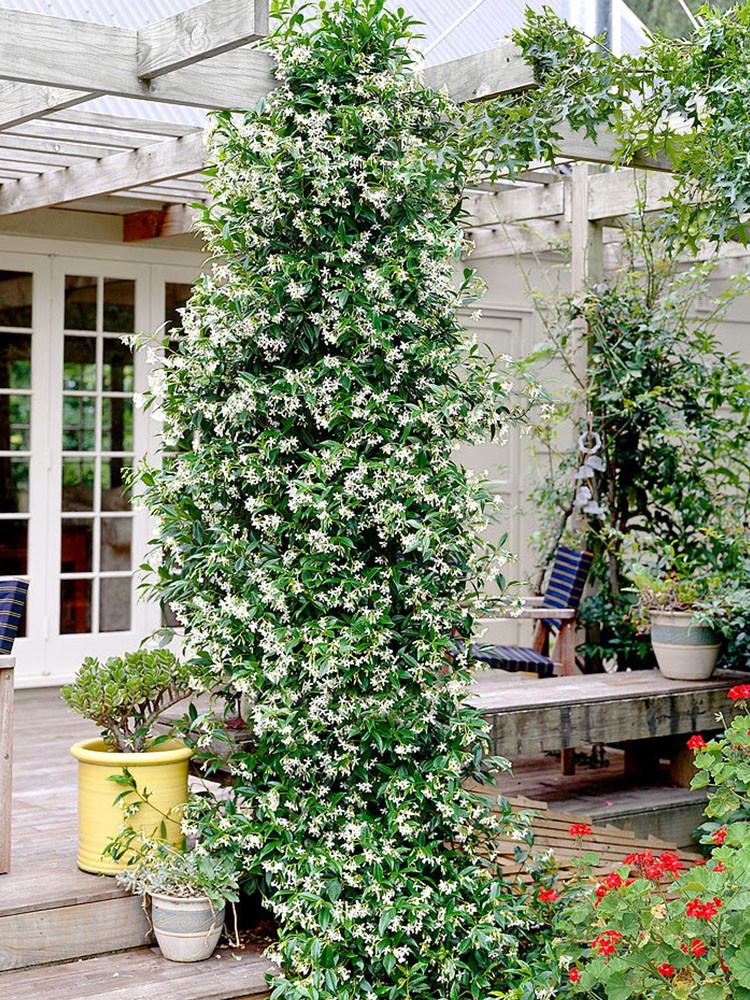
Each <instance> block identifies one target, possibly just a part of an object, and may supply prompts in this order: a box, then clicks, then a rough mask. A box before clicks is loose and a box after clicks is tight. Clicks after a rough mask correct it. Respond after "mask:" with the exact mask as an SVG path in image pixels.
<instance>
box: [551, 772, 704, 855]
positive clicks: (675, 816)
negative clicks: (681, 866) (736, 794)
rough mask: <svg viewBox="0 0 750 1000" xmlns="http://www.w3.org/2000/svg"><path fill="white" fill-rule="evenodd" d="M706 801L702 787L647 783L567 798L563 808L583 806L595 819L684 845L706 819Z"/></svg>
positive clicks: (639, 833) (573, 808)
mask: <svg viewBox="0 0 750 1000" xmlns="http://www.w3.org/2000/svg"><path fill="white" fill-rule="evenodd" d="M706 801H707V796H706V793H705V791H703V790H693V789H690V788H679V787H677V786H671V785H650V786H645V787H635V788H631V789H629V790H628V791H619V792H616V793H614V794H612V795H610V796H609V797H607V798H604V797H603V796H593V795H592V796H585V797H584V796H581V797H579V798H577V799H575V800H573V801H571V800H569V801H567V802H566V803H565V808H566V810H568V811H571V812H572V811H574V810H575V809H583V810H585V811H586V812H588V814H589V815H590V816H591V818H592V819H593V820H595V821H596V822H597V823H601V822H605V823H606V822H609V823H614V824H615V825H616V826H618V827H620V828H622V829H624V830H632V831H633V832H634V833H635V834H636V835H637V836H641V837H644V836H649V835H651V836H654V837H660V838H661V839H662V840H669V841H672V842H673V843H675V844H678V845H679V846H681V847H686V846H688V845H690V844H694V840H693V836H692V834H693V831H694V830H695V828H696V827H697V826H700V825H701V823H703V822H704V821H705V817H704V815H703V811H704V809H705V808H706ZM550 808H551V809H555V808H556V805H552V806H550Z"/></svg>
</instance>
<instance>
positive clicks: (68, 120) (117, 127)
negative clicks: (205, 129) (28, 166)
mask: <svg viewBox="0 0 750 1000" xmlns="http://www.w3.org/2000/svg"><path fill="white" fill-rule="evenodd" d="M48 120H49V121H55V122H61V123H63V124H67V125H83V126H84V127H85V128H89V129H106V131H108V132H111V131H114V132H144V133H145V134H146V135H149V136H169V137H171V138H172V139H177V138H179V137H180V136H182V135H188V134H189V133H190V132H201V131H202V129H201V126H200V125H186V124H185V123H184V122H167V121H151V120H150V119H148V118H133V117H131V116H129V115H105V114H103V113H102V112H101V111H86V110H85V109H80V108H76V109H75V110H74V111H68V110H66V111H59V112H58V111H56V112H55V113H54V114H53V115H51V116H50V118H49V119H48Z"/></svg>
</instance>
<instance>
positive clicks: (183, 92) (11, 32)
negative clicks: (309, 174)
mask: <svg viewBox="0 0 750 1000" xmlns="http://www.w3.org/2000/svg"><path fill="white" fill-rule="evenodd" d="M0 37H2V38H7V39H12V42H8V43H6V44H4V45H3V46H2V58H1V59H0V79H4V80H11V81H15V82H18V83H28V84H34V85H38V86H43V87H53V88H62V89H74V90H80V91H85V92H87V93H89V94H90V95H91V96H98V95H100V94H114V95H116V96H119V97H129V98H136V99H142V100H152V101H164V102H167V103H171V104H187V105H192V106H194V107H201V108H235V107H238V106H250V105H253V104H254V103H255V102H256V101H257V100H258V99H259V98H260V97H262V96H264V95H266V94H268V92H269V91H271V90H273V89H274V87H275V86H276V78H275V76H274V73H273V67H274V63H273V59H272V58H271V56H270V55H268V54H267V53H265V52H260V51H257V50H255V49H243V50H239V51H235V52H225V53H224V54H223V55H219V56H215V57H214V58H212V59H208V60H204V63H200V62H196V63H194V64H192V65H189V66H185V67H184V68H182V69H179V70H176V71H175V72H171V73H166V74H165V75H163V76H160V77H158V78H156V79H154V80H152V81H149V80H145V79H142V78H141V77H140V76H139V73H138V32H137V31H133V30H131V29H128V28H114V27H111V26H110V25H104V24H93V23H90V22H87V21H73V20H69V19H68V18H63V17H50V16H49V15H46V14H30V13H28V12H26V11H20V10H0Z"/></svg>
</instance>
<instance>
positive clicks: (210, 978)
mask: <svg viewBox="0 0 750 1000" xmlns="http://www.w3.org/2000/svg"><path fill="white" fill-rule="evenodd" d="M564 680H566V681H573V682H576V681H577V682H578V683H580V684H584V683H588V682H590V681H592V680H596V678H581V679H580V680H578V679H576V678H565V679H564ZM557 684H558V682H557V681H555V680H547V681H528V682H527V681H521V682H520V683H518V684H515V683H514V684H510V685H509V684H508V682H507V681H504V682H502V683H499V682H498V679H497V678H496V677H493V676H492V675H489V676H483V677H482V678H481V680H480V681H479V682H478V685H477V695H476V699H477V700H478V701H483V702H484V704H485V705H486V706H488V708H489V710H490V713H494V714H495V715H496V716H497V717H498V718H501V717H507V716H508V714H509V713H511V714H512V713H515V714H516V715H518V716H519V717H521V716H522V715H524V714H525V715H527V716H531V715H533V713H534V712H536V711H540V709H541V710H545V709H546V710H549V709H550V707H553V708H554V710H555V711H557V712H558V715H559V712H560V711H561V710H562V709H561V707H560V705H557V707H555V698H554V692H555V686H556V685H557ZM571 687H572V685H571ZM623 687H625V686H624V685H616V686H615V689H616V690H621V689H622V688H623ZM726 687H727V683H723V682H719V684H718V685H709V686H708V690H709V691H713V690H714V689H715V690H716V691H718V692H719V693H720V694H719V697H721V698H722V707H723V700H725V688H726ZM610 700H613V699H610ZM614 700H615V701H616V700H617V698H614ZM488 714H489V713H488ZM701 718H702V716H701ZM495 724H496V723H493V725H495ZM714 726H715V723H714ZM697 728H700V726H699V725H698V726H697ZM94 733H95V729H94V727H93V726H91V725H90V724H87V723H86V722H84V721H83V720H81V719H79V718H78V717H77V716H75V715H72V714H71V713H69V712H68V710H67V708H66V707H65V705H64V704H63V702H62V701H61V699H60V697H59V694H58V692H57V690H53V689H48V690H36V691H24V690H22V691H18V692H16V695H15V731H14V785H13V848H12V857H11V871H10V873H9V874H6V875H1V876H0V996H2V997H8V998H10V1000H31V998H34V1000H83V998H87V1000H126V998H127V1000H141V998H142V1000H153V998H156V997H158V1000H177V998H179V1000H233V998H234V1000H239V998H243V1000H260V998H261V997H266V996H267V995H268V994H267V990H266V987H265V976H266V973H267V972H268V971H270V970H271V968H272V967H271V965H270V963H269V962H268V961H267V960H266V959H264V958H263V957H262V954H261V953H260V949H259V948H257V946H256V947H255V948H253V947H249V948H247V949H245V950H241V951H234V950H232V949H228V948H224V949H222V950H220V951H219V952H217V954H216V955H215V956H214V957H213V958H212V959H209V960H207V961H206V962H202V963H196V964H195V965H191V966H190V967H183V966H181V965H178V964H174V963H170V962H165V961H164V960H162V959H161V956H160V955H159V952H158V949H157V948H153V947H149V946H147V945H144V941H145V937H146V933H147V929H148V928H147V924H146V921H145V918H144V915H143V912H142V909H141V906H140V901H139V900H138V899H136V898H133V897H131V896H128V895H127V894H125V893H123V892H122V891H121V890H120V889H119V888H118V887H117V885H116V883H115V882H114V880H113V879H111V878H105V877H101V876H95V875H88V874H84V873H83V872H80V871H78V869H77V867H76V826H77V791H76V785H77V771H76V763H75V761H74V760H73V758H72V757H71V756H70V753H69V748H70V746H71V745H72V744H73V743H74V742H76V741H77V740H80V739H85V738H86V737H87V736H89V735H94ZM552 742H553V743H554V742H555V740H554V739H553V740H552ZM582 777H583V776H581V778H582ZM566 780H568V779H566ZM505 791H506V792H509V793H511V795H513V793H516V794H517V793H518V789H516V788H511V787H508V788H507V789H505ZM517 807H518V808H519V809H522V810H523V811H532V812H534V813H536V814H537V815H536V819H535V820H534V829H535V833H536V835H537V844H538V846H539V847H540V848H542V849H547V848H551V849H553V851H554V852H555V853H556V855H557V856H558V859H559V860H560V861H561V863H562V864H563V866H565V863H566V862H567V860H568V859H569V857H570V856H571V853H572V851H573V849H574V845H573V844H572V843H571V841H570V837H569V835H568V832H567V827H568V825H569V823H570V822H572V821H582V820H586V819H588V818H589V811H588V810H585V811H584V810H583V809H582V810H581V811H580V812H579V811H578V810H576V811H575V813H573V814H572V815H571V814H570V811H569V810H566V811H565V812H563V811H562V809H564V808H565V807H564V801H563V799H561V800H560V801H558V802H557V803H556V804H555V809H554V811H553V810H548V808H547V806H546V804H545V803H544V802H536V803H532V802H529V800H528V799H521V800H519V802H518V804H517ZM593 825H594V841H595V842H596V846H598V847H599V848H600V850H601V851H602V862H603V864H613V863H616V861H617V860H618V859H620V858H621V856H622V855H623V854H624V853H628V852H630V851H632V850H640V849H643V848H644V847H647V846H650V847H652V848H653V849H655V850H663V849H666V848H667V847H671V846H673V845H672V844H670V843H667V842H665V841H663V840H654V839H653V838H652V839H646V838H644V837H642V836H639V835H637V834H634V833H633V832H629V831H623V830H621V829H617V828H616V827H613V826H611V825H608V824H606V820H604V821H602V820H599V821H598V822H597V820H596V819H594V822H593ZM516 846H517V842H516V841H509V842H508V845H507V847H508V851H507V854H508V860H507V863H506V864H504V866H503V867H504V868H505V870H506V871H507V872H508V874H512V873H513V872H514V871H515V870H516V864H515V861H514V852H515V848H516ZM592 846H594V844H593V843H592ZM684 856H685V858H686V859H688V858H689V857H690V856H691V855H690V854H689V853H685V854H684Z"/></svg>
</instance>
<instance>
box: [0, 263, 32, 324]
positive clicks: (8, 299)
mask: <svg viewBox="0 0 750 1000" xmlns="http://www.w3.org/2000/svg"><path fill="white" fill-rule="evenodd" d="M33 277H34V276H33V275H32V274H29V273H28V271H0V326H25V327H26V328H28V327H30V326H31V288H32V282H33Z"/></svg>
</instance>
